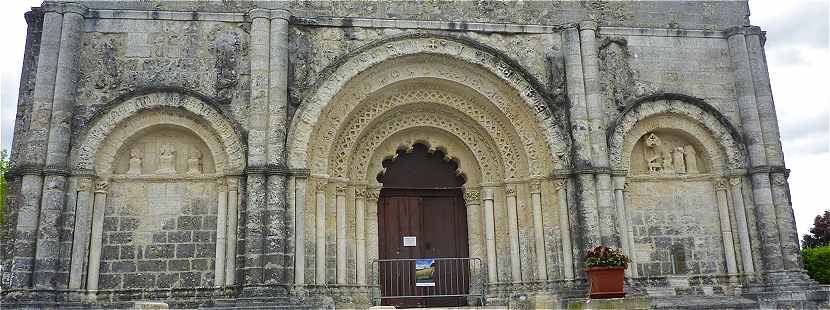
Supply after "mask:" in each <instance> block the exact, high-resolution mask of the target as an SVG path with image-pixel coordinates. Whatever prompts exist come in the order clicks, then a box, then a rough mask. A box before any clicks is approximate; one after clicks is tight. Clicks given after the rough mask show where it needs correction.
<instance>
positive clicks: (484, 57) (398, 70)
mask: <svg viewBox="0 0 830 310" xmlns="http://www.w3.org/2000/svg"><path fill="white" fill-rule="evenodd" d="M431 40H432V41H430V38H420V37H418V38H403V39H401V40H398V41H394V40H393V41H391V42H389V43H388V44H384V45H383V46H376V47H372V48H367V49H365V50H363V51H362V52H361V53H360V54H358V55H355V56H354V57H351V58H349V59H347V60H346V62H345V63H343V64H341V65H339V66H338V67H337V68H335V69H334V70H332V71H331V72H330V74H328V75H327V76H326V77H325V78H324V79H323V80H321V82H320V83H319V86H318V87H317V88H316V89H315V90H314V92H313V95H312V96H311V98H310V100H308V101H307V102H305V103H304V104H303V106H301V107H300V108H299V110H298V111H297V114H296V115H295V118H294V121H293V122H292V125H291V129H290V130H289V139H288V141H290V142H289V143H290V145H289V166H290V167H292V168H306V167H308V164H307V163H311V162H315V163H316V162H317V160H319V159H322V160H323V161H324V162H322V163H321V164H320V165H319V166H316V167H314V166H312V167H308V168H310V169H312V171H313V173H321V174H327V173H328V172H329V171H337V170H332V167H329V165H333V164H331V163H328V162H327V161H329V160H334V161H337V160H338V155H337V154H332V152H334V151H337V150H338V147H339V145H341V144H340V143H342V142H344V141H360V140H358V139H355V138H356V137H360V136H361V135H363V133H364V132H365V131H366V130H368V128H371V127H373V126H367V124H372V123H373V122H375V121H376V118H377V116H378V115H384V114H385V113H384V111H385V110H388V109H393V108H395V107H396V106H397V105H400V104H404V102H405V100H403V99H409V100H411V99H413V98H417V96H422V97H424V98H425V99H429V98H437V99H434V100H431V101H432V104H434V105H436V106H440V105H445V106H447V105H454V109H455V110H456V111H459V112H456V114H460V115H466V117H469V118H472V119H474V120H476V122H479V123H481V124H486V126H487V128H486V129H487V130H489V131H485V132H486V133H487V135H488V136H490V138H489V139H493V140H498V139H501V137H504V138H506V139H514V141H515V142H514V141H509V140H506V141H508V143H499V144H496V145H499V146H502V147H503V148H507V149H497V150H498V152H499V153H505V152H510V153H508V154H499V157H503V158H510V161H514V160H515V159H513V156H520V157H518V158H521V157H524V158H526V160H522V161H521V163H530V167H528V168H525V169H521V170H525V171H518V172H516V175H530V174H533V173H535V171H545V170H549V168H550V167H553V166H557V167H559V166H561V167H567V166H568V163H567V154H568V153H569V152H568V147H569V145H570V143H569V141H568V135H567V134H566V133H567V132H566V131H565V128H562V127H560V125H562V124H564V123H562V124H560V123H558V122H556V120H555V119H556V116H555V115H554V113H553V112H552V111H551V110H550V109H549V108H548V106H547V104H546V103H545V102H544V100H542V98H541V97H540V96H539V94H537V93H536V92H535V90H534V88H533V87H532V86H531V85H530V83H529V82H527V81H525V80H524V79H522V78H521V77H520V75H519V74H517V73H516V72H515V71H513V70H512V69H511V68H510V66H509V65H507V64H503V65H499V62H500V60H498V59H497V58H496V57H495V56H493V55H491V54H489V53H487V52H484V51H480V50H477V49H475V48H473V47H470V46H467V45H465V44H463V43H460V42H456V41H453V40H443V39H440V40H436V39H435V38H431ZM433 41H434V42H439V41H440V42H441V43H436V44H430V42H433ZM425 51H428V52H429V54H430V55H426V54H423V53H424V52H425ZM436 54H438V55H436ZM352 77H353V78H352ZM432 78H437V79H440V80H443V81H444V82H443V83H444V85H455V86H454V87H455V90H456V91H455V93H458V91H459V90H460V91H462V93H464V95H460V96H458V95H457V96H455V97H448V96H447V94H446V93H447V92H446V91H445V92H444V93H443V94H442V93H440V92H432V93H429V92H421V93H418V92H412V94H410V95H402V96H399V97H397V98H392V97H388V98H386V99H389V100H388V101H384V100H382V99H379V98H377V94H378V93H381V92H380V91H381V90H382V89H384V88H386V87H388V86H389V85H394V84H396V83H399V82H401V81H405V80H417V79H432ZM436 85H438V84H436ZM444 88H445V89H446V87H444ZM471 98H472V99H474V100H470V99H471ZM479 98H487V99H486V100H480V99H479ZM396 100H398V101H396ZM401 100H403V101H401ZM331 102H337V104H336V105H328V103H331ZM373 115H374V116H373ZM381 126H382V125H381ZM353 130H354V131H353ZM496 131H498V132H499V133H498V134H496ZM341 133H344V134H345V135H343V136H341V135H340V134H341ZM494 135H500V136H496V137H495V138H493V137H494ZM338 139H342V140H338ZM510 142H514V143H510ZM353 145H362V144H361V143H359V142H358V143H353ZM516 149H518V150H519V151H518V153H519V154H516ZM329 150H332V151H329ZM343 156H345V155H340V158H342V157H343ZM312 159H313V160H312ZM519 163H520V162H518V161H517V162H515V163H514V164H515V165H517V164H519ZM337 169H340V168H337ZM338 174H342V175H348V173H345V172H344V171H338ZM353 181H354V180H353Z"/></svg>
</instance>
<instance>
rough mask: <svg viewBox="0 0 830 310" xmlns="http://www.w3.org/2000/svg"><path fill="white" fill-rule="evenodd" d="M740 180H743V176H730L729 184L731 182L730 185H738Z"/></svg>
mask: <svg viewBox="0 0 830 310" xmlns="http://www.w3.org/2000/svg"><path fill="white" fill-rule="evenodd" d="M741 182H743V177H732V178H731V179H729V184H732V186H740V185H741Z"/></svg>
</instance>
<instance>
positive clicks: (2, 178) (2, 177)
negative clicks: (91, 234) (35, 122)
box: [0, 150, 9, 224]
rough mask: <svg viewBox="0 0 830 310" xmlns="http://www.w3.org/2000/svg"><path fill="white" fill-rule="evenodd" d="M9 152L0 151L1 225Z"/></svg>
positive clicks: (0, 221)
mask: <svg viewBox="0 0 830 310" xmlns="http://www.w3.org/2000/svg"><path fill="white" fill-rule="evenodd" d="M8 155H9V152H7V151H6V150H2V151H0V224H2V223H3V208H4V207H5V206H4V201H5V199H6V172H8V171H9V158H8V157H9V156H8Z"/></svg>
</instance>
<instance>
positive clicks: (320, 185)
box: [315, 180, 329, 192]
mask: <svg viewBox="0 0 830 310" xmlns="http://www.w3.org/2000/svg"><path fill="white" fill-rule="evenodd" d="M315 188H316V189H317V191H318V192H325V191H326V189H328V188H329V182H328V181H326V180H320V181H317V184H316V185H315Z"/></svg>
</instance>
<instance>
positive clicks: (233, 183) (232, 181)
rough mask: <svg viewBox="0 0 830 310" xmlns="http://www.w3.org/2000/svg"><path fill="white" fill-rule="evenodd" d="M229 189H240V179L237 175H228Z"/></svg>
mask: <svg viewBox="0 0 830 310" xmlns="http://www.w3.org/2000/svg"><path fill="white" fill-rule="evenodd" d="M227 183H228V191H235V190H238V189H239V180H238V179H237V178H235V177H228V179H227Z"/></svg>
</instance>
